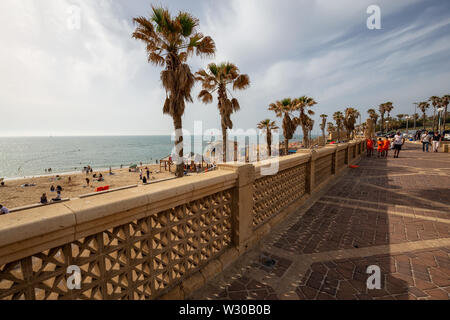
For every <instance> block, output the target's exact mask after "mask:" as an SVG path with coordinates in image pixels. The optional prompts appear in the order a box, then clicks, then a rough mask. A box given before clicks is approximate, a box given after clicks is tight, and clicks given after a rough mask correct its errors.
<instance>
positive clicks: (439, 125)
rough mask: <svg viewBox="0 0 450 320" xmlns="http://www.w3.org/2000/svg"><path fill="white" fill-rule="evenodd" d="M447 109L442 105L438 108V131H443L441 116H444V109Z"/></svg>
mask: <svg viewBox="0 0 450 320" xmlns="http://www.w3.org/2000/svg"><path fill="white" fill-rule="evenodd" d="M444 110H445V109H444V108H443V107H440V108H439V109H437V111H438V115H439V118H438V131H441V129H442V126H441V117H442V111H444ZM444 121H445V119H444Z"/></svg>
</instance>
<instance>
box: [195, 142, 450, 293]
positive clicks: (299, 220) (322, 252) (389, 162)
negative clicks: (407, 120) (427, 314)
mask: <svg viewBox="0 0 450 320" xmlns="http://www.w3.org/2000/svg"><path fill="white" fill-rule="evenodd" d="M392 155H393V153H392V152H391V154H390V156H389V158H388V159H377V158H375V157H374V158H370V159H368V158H365V157H364V158H363V159H362V160H361V161H360V164H359V165H360V167H359V168H358V169H349V170H347V171H346V172H345V173H344V175H342V176H341V177H340V178H339V179H338V180H336V181H335V182H334V183H333V185H332V186H330V187H329V188H328V189H327V190H325V191H322V192H321V193H320V195H319V196H317V199H315V201H314V203H311V204H310V205H309V207H307V206H306V208H299V210H298V211H297V212H294V213H293V214H291V215H290V216H289V217H288V218H287V219H286V220H285V221H283V222H282V223H280V224H279V225H278V226H277V227H276V228H274V230H273V231H272V232H271V233H270V234H269V235H268V236H266V237H265V238H264V239H263V240H262V241H261V243H260V244H259V246H257V247H256V248H254V249H253V250H251V251H250V252H248V253H246V254H244V255H243V256H242V257H240V258H239V259H238V261H236V262H235V263H234V264H233V265H232V266H230V267H229V268H228V269H227V270H225V272H223V273H221V274H220V275H218V276H217V277H216V278H214V279H213V280H211V281H210V282H209V283H207V285H205V286H204V287H203V288H201V289H199V290H197V291H196V292H195V293H194V294H193V295H192V296H191V297H190V299H215V300H216V299H233V300H234V299H236V300H242V299H256V300H263V299H269V300H271V299H289V300H292V299H308V300H309V299H333V300H334V299H338V300H339V299H344V300H348V299H398V300H404V299H408V300H411V299H445V300H447V299H449V298H450V196H449V193H450V155H449V154H448V153H447V154H444V153H431V152H430V153H423V152H422V151H421V149H420V147H419V146H417V145H414V144H406V146H405V148H404V150H402V152H401V153H400V158H398V159H394V158H392ZM370 265H377V266H379V267H380V269H381V289H372V290H369V289H367V286H366V281H367V278H368V277H369V274H367V273H366V271H367V267H368V266H370Z"/></svg>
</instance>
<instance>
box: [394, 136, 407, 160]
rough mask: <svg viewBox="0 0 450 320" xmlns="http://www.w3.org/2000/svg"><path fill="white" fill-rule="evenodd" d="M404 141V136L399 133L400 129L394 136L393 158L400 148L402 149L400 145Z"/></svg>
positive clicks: (396, 155) (396, 156)
mask: <svg viewBox="0 0 450 320" xmlns="http://www.w3.org/2000/svg"><path fill="white" fill-rule="evenodd" d="M404 143H405V138H404V137H403V135H402V134H401V133H400V131H398V132H397V134H396V135H395V137H394V158H398V155H399V154H400V150H402V145H403V144H404Z"/></svg>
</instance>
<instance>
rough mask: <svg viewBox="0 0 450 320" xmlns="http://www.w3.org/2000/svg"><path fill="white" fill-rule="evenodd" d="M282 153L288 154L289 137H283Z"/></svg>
mask: <svg viewBox="0 0 450 320" xmlns="http://www.w3.org/2000/svg"><path fill="white" fill-rule="evenodd" d="M284 153H285V155H286V156H287V155H288V154H289V139H286V138H284Z"/></svg>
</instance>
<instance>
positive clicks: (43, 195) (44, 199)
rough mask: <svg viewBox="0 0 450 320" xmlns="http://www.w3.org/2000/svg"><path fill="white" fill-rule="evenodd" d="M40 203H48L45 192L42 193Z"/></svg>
mask: <svg viewBox="0 0 450 320" xmlns="http://www.w3.org/2000/svg"><path fill="white" fill-rule="evenodd" d="M40 202H41V204H47V203H48V199H47V194H45V193H43V194H42V196H41V201H40Z"/></svg>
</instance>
